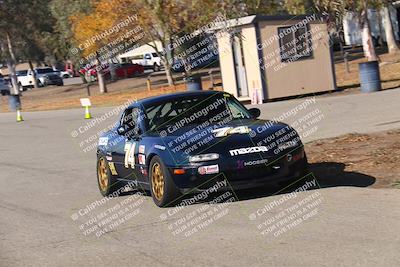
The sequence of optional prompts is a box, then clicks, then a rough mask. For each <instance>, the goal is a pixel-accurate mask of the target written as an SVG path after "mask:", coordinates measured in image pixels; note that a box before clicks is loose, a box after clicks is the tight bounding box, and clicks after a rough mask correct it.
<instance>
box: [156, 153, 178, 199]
mask: <svg viewBox="0 0 400 267" xmlns="http://www.w3.org/2000/svg"><path fill="white" fill-rule="evenodd" d="M150 192H151V196H152V198H153V201H154V203H155V204H156V205H157V206H159V207H168V206H172V205H174V204H175V203H176V201H177V200H178V198H179V196H180V195H181V192H180V191H179V189H178V188H176V186H175V184H174V182H173V181H172V177H171V174H170V173H169V172H168V169H167V168H166V166H165V165H164V163H163V162H162V160H161V158H160V157H158V156H154V157H153V158H152V159H151V162H150Z"/></svg>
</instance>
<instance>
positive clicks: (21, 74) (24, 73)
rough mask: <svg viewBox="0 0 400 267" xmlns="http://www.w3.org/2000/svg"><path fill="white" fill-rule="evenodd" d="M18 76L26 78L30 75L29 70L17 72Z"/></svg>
mask: <svg viewBox="0 0 400 267" xmlns="http://www.w3.org/2000/svg"><path fill="white" fill-rule="evenodd" d="M16 74H17V76H26V75H27V74H28V71H27V70H19V71H17V73H16Z"/></svg>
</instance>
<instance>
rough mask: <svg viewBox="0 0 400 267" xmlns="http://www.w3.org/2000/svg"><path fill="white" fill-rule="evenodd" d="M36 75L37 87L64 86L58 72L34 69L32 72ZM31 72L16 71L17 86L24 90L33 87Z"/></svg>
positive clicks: (46, 68) (49, 69) (50, 69)
mask: <svg viewBox="0 0 400 267" xmlns="http://www.w3.org/2000/svg"><path fill="white" fill-rule="evenodd" d="M33 71H34V72H35V74H36V79H37V83H38V85H39V87H43V86H46V85H50V84H54V85H58V86H62V85H64V83H63V80H62V78H61V74H60V72H59V71H56V70H53V69H52V68H49V67H45V68H35V69H34V70H33ZM33 71H32V70H20V71H17V78H18V83H19V86H20V87H21V88H22V89H23V90H25V89H27V88H33V87H34V80H33Z"/></svg>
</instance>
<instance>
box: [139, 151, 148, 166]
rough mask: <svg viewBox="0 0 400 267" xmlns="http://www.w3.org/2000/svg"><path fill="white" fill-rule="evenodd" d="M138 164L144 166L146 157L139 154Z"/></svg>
mask: <svg viewBox="0 0 400 267" xmlns="http://www.w3.org/2000/svg"><path fill="white" fill-rule="evenodd" d="M138 158H139V164H142V165H145V164H146V155H143V154H139V156H138Z"/></svg>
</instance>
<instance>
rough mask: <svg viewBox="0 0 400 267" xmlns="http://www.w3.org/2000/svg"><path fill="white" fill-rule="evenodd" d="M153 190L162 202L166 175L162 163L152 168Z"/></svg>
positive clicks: (155, 164)
mask: <svg viewBox="0 0 400 267" xmlns="http://www.w3.org/2000/svg"><path fill="white" fill-rule="evenodd" d="M151 173H152V175H151V189H152V191H153V195H154V197H155V198H156V199H157V200H158V201H160V200H161V199H162V197H163V195H164V175H163V173H162V170H161V165H160V163H158V162H156V163H154V164H153V166H152V167H151Z"/></svg>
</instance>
